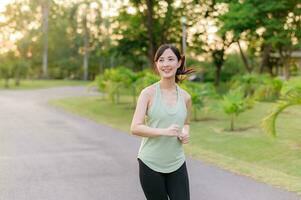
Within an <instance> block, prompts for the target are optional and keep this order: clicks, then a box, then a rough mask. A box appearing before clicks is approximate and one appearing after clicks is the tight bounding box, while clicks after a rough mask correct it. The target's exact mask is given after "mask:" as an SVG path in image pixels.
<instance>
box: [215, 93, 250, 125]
mask: <svg viewBox="0 0 301 200" xmlns="http://www.w3.org/2000/svg"><path fill="white" fill-rule="evenodd" d="M253 105H254V101H253V99H252V98H250V97H244V93H243V92H242V91H241V90H240V89H236V90H230V91H229V92H228V93H227V94H226V95H224V96H223V99H222V101H221V106H222V109H223V111H224V112H225V113H226V114H227V115H229V117H230V130H231V131H234V120H235V117H237V116H238V115H239V114H241V113H242V112H245V111H246V110H247V109H251V108H252V107H253Z"/></svg>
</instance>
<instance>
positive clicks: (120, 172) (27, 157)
mask: <svg viewBox="0 0 301 200" xmlns="http://www.w3.org/2000/svg"><path fill="white" fill-rule="evenodd" d="M87 95H99V94H97V93H96V92H89V93H88V92H87V91H86V89H85V88H84V87H61V88H52V89H39V90H31V91H0V200H143V199H145V198H144V196H143V193H142V190H141V187H140V184H139V179H138V163H137V160H136V155H137V151H138V148H139V145H140V138H138V137H134V136H130V135H128V134H126V133H123V132H120V131H117V130H114V129H112V128H109V127H107V126H103V125H100V124H97V123H95V122H93V121H91V120H88V119H85V118H82V117H79V116H76V115H73V114H70V113H66V112H64V111H62V110H60V109H57V108H52V107H50V106H49V105H48V104H47V101H48V100H50V99H56V98H63V97H68V96H87ZM187 167H188V170H189V178H190V187H191V199H192V200H297V199H301V196H297V195H296V194H293V193H290V192H286V191H284V190H281V189H278V188H275V187H272V186H269V185H266V184H263V183H258V182H256V181H254V180H252V179H250V178H247V177H244V176H239V175H236V174H233V173H231V172H228V171H225V170H222V169H219V168H217V167H214V166H211V165H208V164H206V163H204V162H202V161H196V160H192V159H190V158H188V159H187Z"/></svg>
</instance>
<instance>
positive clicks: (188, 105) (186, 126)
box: [179, 94, 192, 144]
mask: <svg viewBox="0 0 301 200" xmlns="http://www.w3.org/2000/svg"><path fill="white" fill-rule="evenodd" d="M185 102H186V109H187V116H186V119H185V122H184V126H183V129H182V134H181V136H179V139H180V140H181V142H182V144H187V143H188V142H189V129H190V113H191V107H192V101H191V96H190V95H189V94H187V97H186V99H185Z"/></svg>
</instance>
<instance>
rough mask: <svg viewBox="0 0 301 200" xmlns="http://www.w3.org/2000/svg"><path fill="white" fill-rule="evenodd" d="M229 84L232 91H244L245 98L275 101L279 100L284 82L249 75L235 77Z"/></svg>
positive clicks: (277, 79)
mask: <svg viewBox="0 0 301 200" xmlns="http://www.w3.org/2000/svg"><path fill="white" fill-rule="evenodd" d="M229 84H230V88H231V89H235V88H239V89H240V90H242V92H243V94H244V96H245V97H253V98H255V99H256V100H258V101H273V100H276V99H278V98H279V95H280V91H281V88H282V85H283V81H282V80H280V79H279V78H271V77H270V76H268V75H258V74H247V75H242V76H235V77H233V78H232V80H231V81H230V83H229Z"/></svg>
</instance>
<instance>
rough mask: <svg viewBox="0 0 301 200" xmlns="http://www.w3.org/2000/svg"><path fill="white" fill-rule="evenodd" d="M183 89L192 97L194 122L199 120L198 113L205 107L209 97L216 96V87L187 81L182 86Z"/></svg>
mask: <svg viewBox="0 0 301 200" xmlns="http://www.w3.org/2000/svg"><path fill="white" fill-rule="evenodd" d="M181 87H182V88H183V89H185V90H186V91H187V92H188V93H189V94H190V96H191V101H192V111H193V120H195V121H197V120H198V111H200V110H201V109H203V108H204V107H205V101H206V99H207V98H209V97H213V96H215V95H216V92H215V87H214V86H213V85H212V84H210V83H208V84H197V83H192V82H189V81H185V82H183V83H182V84H181Z"/></svg>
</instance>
